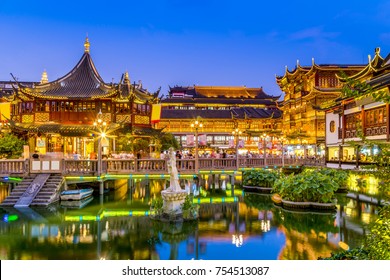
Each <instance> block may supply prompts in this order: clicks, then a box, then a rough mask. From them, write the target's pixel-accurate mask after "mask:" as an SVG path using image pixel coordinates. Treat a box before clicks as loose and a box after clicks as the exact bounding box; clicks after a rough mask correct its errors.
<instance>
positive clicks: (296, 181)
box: [272, 170, 338, 203]
mask: <svg viewBox="0 0 390 280" xmlns="http://www.w3.org/2000/svg"><path fill="white" fill-rule="evenodd" d="M337 189H338V184H337V183H336V182H335V181H333V180H332V179H331V177H329V176H328V175H324V174H322V173H319V172H314V171H311V170H304V171H303V172H302V173H300V174H297V175H294V174H291V175H289V176H287V177H281V178H280V179H278V180H276V181H275V184H274V187H273V190H272V192H273V193H278V194H279V195H280V196H281V197H282V199H284V200H289V201H293V202H319V203H330V202H332V200H333V199H334V198H335V191H336V190H337Z"/></svg>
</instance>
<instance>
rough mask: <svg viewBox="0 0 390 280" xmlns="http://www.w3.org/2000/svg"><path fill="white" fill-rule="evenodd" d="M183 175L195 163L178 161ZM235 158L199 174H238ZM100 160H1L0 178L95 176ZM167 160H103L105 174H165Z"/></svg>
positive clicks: (248, 162) (275, 162)
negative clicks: (232, 171) (58, 175)
mask: <svg viewBox="0 0 390 280" xmlns="http://www.w3.org/2000/svg"><path fill="white" fill-rule="evenodd" d="M238 160H239V165H238V166H239V168H261V167H274V166H282V165H284V166H289V165H315V166H324V165H325V161H324V160H311V159H305V160H304V159H291V158H285V159H284V160H282V158H267V159H266V165H264V158H245V157H239V159H238ZM176 165H177V169H178V171H179V172H180V173H182V174H194V173H195V159H178V160H176ZM236 169H237V161H236V158H219V159H217V158H200V159H199V171H205V170H227V171H228V170H236ZM97 172H98V161H97V160H68V159H55V160H54V159H53V160H28V159H27V160H8V159H6V160H0V176H1V177H5V176H12V175H25V174H29V173H61V174H63V175H64V176H96V175H97ZM166 173H168V164H167V160H162V159H139V160H137V159H103V160H102V174H166Z"/></svg>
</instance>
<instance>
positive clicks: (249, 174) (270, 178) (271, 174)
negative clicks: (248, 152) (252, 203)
mask: <svg viewBox="0 0 390 280" xmlns="http://www.w3.org/2000/svg"><path fill="white" fill-rule="evenodd" d="M280 177H281V175H280V172H278V171H276V170H268V169H260V170H246V171H244V172H243V174H242V178H243V179H242V184H243V185H244V186H257V187H265V188H271V187H272V186H273V184H274V183H275V181H276V180H277V179H279V178H280Z"/></svg>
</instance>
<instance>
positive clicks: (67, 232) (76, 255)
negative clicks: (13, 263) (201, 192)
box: [0, 179, 377, 260]
mask: <svg viewBox="0 0 390 280" xmlns="http://www.w3.org/2000/svg"><path fill="white" fill-rule="evenodd" d="M166 183H167V182H166V180H163V179H162V180H146V179H144V180H132V181H130V180H122V181H118V182H111V183H109V184H108V187H110V188H113V189H115V191H110V192H109V193H108V194H107V195H105V196H104V198H103V204H102V203H101V201H99V198H98V197H95V198H94V199H93V200H92V201H91V202H90V203H89V204H87V205H86V206H84V207H83V208H81V209H79V208H77V207H75V208H71V207H61V204H56V205H51V206H50V207H48V208H34V209H30V212H21V211H20V210H18V209H15V208H3V209H1V212H0V215H1V222H0V234H1V235H2V239H1V240H0V258H1V259H113V260H115V259H118V260H124V259H140V260H144V259H317V258H318V257H319V256H323V257H326V256H329V255H330V253H331V252H333V251H336V250H339V247H338V243H339V242H340V241H343V242H345V243H347V244H348V245H349V246H350V247H351V248H354V247H356V246H358V245H359V244H360V242H361V239H362V237H363V236H364V234H366V229H365V228H366V226H367V225H368V224H369V223H370V222H371V221H373V220H375V219H376V215H377V206H376V205H375V204H372V203H368V202H364V201H359V200H354V199H351V198H348V197H346V196H345V195H344V196H342V197H341V198H340V199H339V200H338V201H339V202H338V209H337V212H336V213H302V212H300V213H294V212H291V211H287V210H284V209H281V208H277V207H275V206H274V205H273V203H272V201H271V199H270V196H269V195H259V194H245V195H242V192H238V191H236V195H237V196H231V192H230V190H229V184H230V183H226V190H224V189H222V188H217V187H216V188H215V189H214V191H215V194H214V195H210V194H211V193H212V191H213V188H211V187H210V185H209V190H208V193H209V195H208V196H206V197H203V196H199V197H198V198H196V202H198V203H201V207H200V213H199V214H200V219H199V221H198V222H197V223H195V224H192V225H190V224H188V225H187V224H183V225H178V226H176V227H174V228H171V227H168V228H167V227H166V225H161V224H160V225H159V224H158V223H155V221H152V220H151V219H150V218H149V217H148V216H147V215H148V211H149V204H148V203H149V201H150V199H151V198H153V197H156V196H157V195H158V194H159V193H160V192H161V190H162V189H164V188H165V187H166ZM181 184H182V187H183V188H184V187H185V186H194V182H192V181H191V180H182V181H181ZM198 185H199V186H200V187H203V188H204V189H206V188H205V181H204V179H202V180H200V183H199V184H198ZM219 186H223V183H219ZM4 188H5V189H4ZM218 190H220V191H218ZM205 191H207V190H205ZM6 192H7V186H3V187H2V189H1V190H0V194H5V195H6Z"/></svg>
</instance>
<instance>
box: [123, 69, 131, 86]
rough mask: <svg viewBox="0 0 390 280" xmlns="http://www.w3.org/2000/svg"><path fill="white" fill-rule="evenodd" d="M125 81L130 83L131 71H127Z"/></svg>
mask: <svg viewBox="0 0 390 280" xmlns="http://www.w3.org/2000/svg"><path fill="white" fill-rule="evenodd" d="M124 82H125V83H126V84H130V77H129V72H127V71H126V72H125V80H124Z"/></svg>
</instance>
